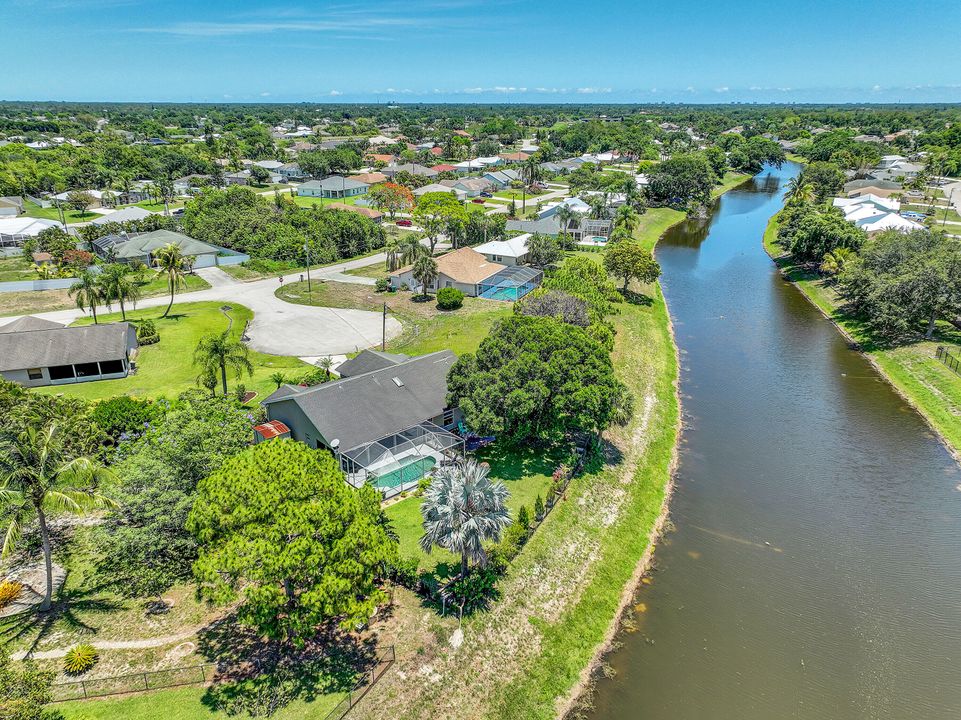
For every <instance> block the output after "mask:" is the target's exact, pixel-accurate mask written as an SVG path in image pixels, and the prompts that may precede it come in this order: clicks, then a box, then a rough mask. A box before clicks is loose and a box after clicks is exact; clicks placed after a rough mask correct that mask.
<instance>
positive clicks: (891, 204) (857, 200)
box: [832, 193, 901, 213]
mask: <svg viewBox="0 0 961 720" xmlns="http://www.w3.org/2000/svg"><path fill="white" fill-rule="evenodd" d="M832 204H833V205H834V207H838V208H841V210H842V211H843V212H845V213H847V212H848V208H853V207H855V206H857V205H866V204H867V205H873V206H875V207H876V208H878V209H880V210H884V211H885V212H898V211H899V210H900V209H901V202H900V201H899V200H893V199H891V198H887V197H881V196H880V195H873V194H871V193H866V194H864V195H859V196H858V197H849V198H834V200H833V201H832Z"/></svg>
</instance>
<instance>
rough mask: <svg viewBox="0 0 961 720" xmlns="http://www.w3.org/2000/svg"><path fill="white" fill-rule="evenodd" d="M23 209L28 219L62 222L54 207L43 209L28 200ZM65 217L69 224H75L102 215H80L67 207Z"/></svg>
mask: <svg viewBox="0 0 961 720" xmlns="http://www.w3.org/2000/svg"><path fill="white" fill-rule="evenodd" d="M23 208H24V213H23V214H24V215H27V216H28V217H35V218H44V219H46V220H56V221H57V222H60V211H59V210H57V208H55V207H53V206H51V207H48V208H42V207H40V206H39V205H37V204H36V203H32V202H30V201H29V200H27V201H26V202H25V203H24V206H23ZM63 216H64V219H65V220H66V221H67V223H68V224H69V223H75V222H89V221H90V220H93V219H95V218H98V217H100V215H98V214H97V213H95V212H92V211H90V210H88V211H87V212H85V213H79V212H77V211H76V210H70V209H68V208H66V207H65V208H64V209H63Z"/></svg>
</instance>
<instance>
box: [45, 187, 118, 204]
mask: <svg viewBox="0 0 961 720" xmlns="http://www.w3.org/2000/svg"><path fill="white" fill-rule="evenodd" d="M71 192H73V190H68V191H66V192H62V193H57V194H56V195H51V196H50V200H51V202H54V203H58V202H61V203H65V202H67V198H68V197H69V196H70V193H71ZM81 192H85V193H87V194H88V195H89V196H90V197H92V198H93V202H92V203H91V204H90V207H110V206H111V205H115V204H116V202H117V193H115V192H114V191H113V190H82V191H81Z"/></svg>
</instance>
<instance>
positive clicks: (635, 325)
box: [354, 209, 684, 719]
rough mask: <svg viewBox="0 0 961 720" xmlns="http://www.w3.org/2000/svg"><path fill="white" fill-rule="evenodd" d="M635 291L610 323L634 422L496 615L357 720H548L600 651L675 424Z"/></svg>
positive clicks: (652, 316) (661, 486) (663, 314)
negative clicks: (632, 403)
mask: <svg viewBox="0 0 961 720" xmlns="http://www.w3.org/2000/svg"><path fill="white" fill-rule="evenodd" d="M683 217H684V216H683V214H682V213H679V212H676V211H672V210H667V209H656V210H651V211H649V212H648V213H645V215H644V216H642V227H641V228H639V229H638V231H637V237H638V239H639V240H640V241H641V242H642V243H644V244H645V245H646V246H648V247H651V246H653V245H654V244H655V242H656V240H657V238H658V237H659V236H660V234H661V233H662V232H663V230H664V229H665V228H666V227H669V226H670V225H671V224H673V223H675V222H677V221H678V220H679V219H681V218H683ZM592 257H594V258H595V259H596V260H597V261H600V259H601V258H602V255H601V254H593V255H592ZM633 290H634V291H635V293H634V294H632V296H631V298H632V302H630V303H623V304H621V305H620V306H619V310H620V312H619V314H617V315H616V316H614V318H613V320H614V322H615V324H616V327H617V339H616V345H615V349H614V353H613V361H614V364H615V368H616V370H617V373H618V376H619V377H620V378H621V380H622V381H623V382H624V383H626V384H627V385H628V386H629V387H630V389H631V391H632V392H633V394H634V397H635V398H636V407H635V413H634V416H633V418H632V420H631V421H630V423H629V424H628V425H626V426H624V427H615V428H612V429H611V430H609V431H608V432H607V433H606V440H607V442H608V446H607V451H606V452H605V453H604V455H603V459H598V460H597V461H595V462H594V463H593V464H592V466H591V467H589V468H587V470H586V472H585V473H584V474H583V475H581V476H579V477H578V478H576V479H575V480H574V481H573V482H572V483H571V485H570V487H569V488H568V491H567V493H566V499H565V500H564V501H562V502H561V503H560V504H559V505H558V506H557V507H556V508H555V509H554V511H553V512H552V513H551V514H550V515H549V516H548V518H547V519H546V520H545V522H544V523H543V524H542V525H541V526H540V528H539V529H538V530H537V532H536V533H535V534H534V536H533V537H532V538H531V540H530V541H529V542H528V544H527V545H526V546H525V548H524V550H523V552H521V554H520V555H518V557H517V558H516V559H515V561H514V562H513V563H512V564H511V567H510V569H509V570H508V572H507V575H506V576H505V577H504V579H503V580H502V581H501V583H500V590H501V593H502V597H501V599H500V600H499V601H498V602H497V603H496V604H495V605H494V606H493V608H492V609H491V611H490V612H488V613H485V614H480V615H477V616H475V617H472V618H469V619H465V621H464V625H463V630H464V641H463V644H462V645H461V646H460V648H458V649H457V650H451V649H450V647H448V646H447V645H446V643H444V642H443V641H438V642H437V644H436V645H435V646H434V647H433V648H431V650H433V652H431V650H429V649H421V650H418V653H417V654H415V655H413V656H410V655H401V656H399V663H398V664H399V665H400V666H401V667H399V668H398V669H399V670H400V671H402V672H403V676H401V674H400V673H397V672H392V673H389V674H388V675H387V676H386V677H385V678H384V680H382V681H381V683H380V684H379V685H377V686H375V688H374V689H373V690H372V692H371V693H370V695H369V696H368V699H367V700H365V702H364V704H363V705H361V706H360V707H358V708H356V709H355V710H354V713H355V716H356V717H358V718H360V717H367V718H374V717H377V718H380V717H405V718H433V717H437V716H439V715H443V716H444V717H447V718H505V719H507V718H511V719H513V718H553V717H555V716H556V714H557V712H558V706H559V705H560V704H561V703H564V702H565V700H566V698H568V697H569V696H570V695H571V694H572V691H573V690H574V688H575V687H576V686H577V685H578V683H579V681H580V680H581V679H582V677H583V673H584V669H585V668H586V667H588V666H589V665H590V664H591V663H592V661H593V660H594V658H595V656H596V653H597V651H598V649H599V648H600V647H602V646H603V645H604V644H605V643H606V641H607V639H608V637H609V632H610V630H611V627H612V622H613V620H614V618H615V617H616V616H617V615H618V613H619V611H620V609H621V606H622V602H623V600H624V598H625V588H629V587H630V586H631V583H632V580H633V579H634V578H635V577H636V572H637V568H638V564H639V562H640V561H641V559H642V558H643V557H644V555H645V552H646V551H647V550H648V549H649V546H650V537H651V535H652V531H653V529H654V527H655V523H656V522H657V520H658V518H659V517H661V512H662V508H663V506H664V500H665V493H666V491H667V487H668V481H669V477H670V467H671V462H672V459H673V456H674V447H675V440H676V436H677V427H678V417H679V415H678V403H677V396H676V392H675V381H676V379H677V362H676V355H675V350H674V345H673V341H672V338H671V333H670V323H669V319H668V314H667V309H666V307H665V304H664V301H663V298H662V296H661V294H660V290H659V288H658V287H657V286H653V287H646V288H639V287H635V288H633ZM641 293H644V294H641Z"/></svg>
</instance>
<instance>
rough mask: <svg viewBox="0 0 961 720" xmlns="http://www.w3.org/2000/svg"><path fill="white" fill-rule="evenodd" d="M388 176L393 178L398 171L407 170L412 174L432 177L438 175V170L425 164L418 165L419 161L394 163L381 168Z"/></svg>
mask: <svg viewBox="0 0 961 720" xmlns="http://www.w3.org/2000/svg"><path fill="white" fill-rule="evenodd" d="M381 172H382V173H384V175H386V176H387V177H389V178H391V179H392V180H393V179H394V177H396V176H397V174H398V173H402V172H406V173H410V174H411V175H418V176H420V177H426V178H432V177H436V176H437V171H436V170H433V169H431V168H429V167H424V166H423V165H418V164H417V163H403V164H392V165H388V166H387V167H385V168H382V169H381Z"/></svg>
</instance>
